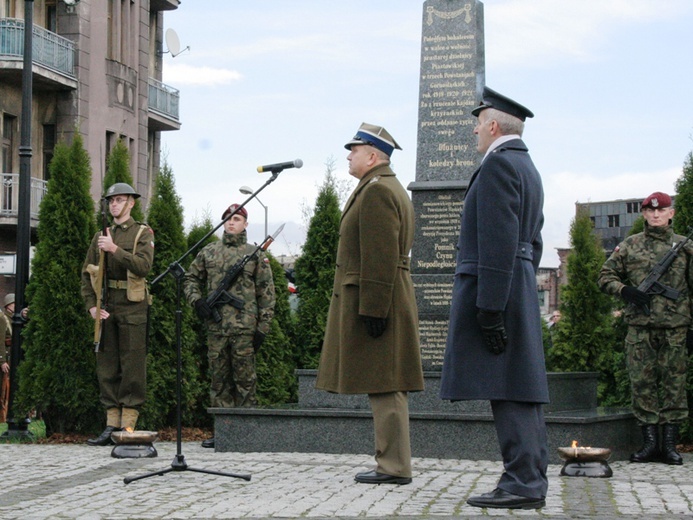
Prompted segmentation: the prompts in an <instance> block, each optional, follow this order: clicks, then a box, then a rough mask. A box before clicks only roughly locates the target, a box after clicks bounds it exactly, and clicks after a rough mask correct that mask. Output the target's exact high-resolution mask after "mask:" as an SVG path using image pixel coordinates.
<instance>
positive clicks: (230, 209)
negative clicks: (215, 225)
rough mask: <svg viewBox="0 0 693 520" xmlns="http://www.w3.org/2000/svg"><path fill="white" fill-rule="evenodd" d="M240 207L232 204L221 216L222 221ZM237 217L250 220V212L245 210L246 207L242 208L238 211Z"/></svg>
mask: <svg viewBox="0 0 693 520" xmlns="http://www.w3.org/2000/svg"><path fill="white" fill-rule="evenodd" d="M237 207H238V204H231V205H230V206H229V207H228V208H226V211H224V214H223V215H222V216H221V220H224V219H225V218H226V217H227V216H228V215H229V214H230V213H232V212H233V211H235V210H236V208H237ZM236 215H240V216H242V217H243V218H245V219H246V220H248V212H247V211H246V210H245V207H242V208H241V209H239V210H238V211H236Z"/></svg>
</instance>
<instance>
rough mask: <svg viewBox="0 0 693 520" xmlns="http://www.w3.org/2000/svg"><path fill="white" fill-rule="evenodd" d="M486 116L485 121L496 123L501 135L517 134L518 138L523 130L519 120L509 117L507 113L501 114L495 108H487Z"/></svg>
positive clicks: (522, 123)
mask: <svg viewBox="0 0 693 520" xmlns="http://www.w3.org/2000/svg"><path fill="white" fill-rule="evenodd" d="M486 110H487V114H486V120H487V121H491V120H494V121H496V123H498V128H500V131H501V134H503V135H509V134H517V135H519V136H520V137H521V136H522V132H523V131H524V129H525V123H524V121H522V120H521V119H519V118H517V117H515V116H511V115H510V114H508V113H507V112H501V111H500V110H497V109H495V108H488V109H486Z"/></svg>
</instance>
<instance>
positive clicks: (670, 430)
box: [662, 424, 683, 466]
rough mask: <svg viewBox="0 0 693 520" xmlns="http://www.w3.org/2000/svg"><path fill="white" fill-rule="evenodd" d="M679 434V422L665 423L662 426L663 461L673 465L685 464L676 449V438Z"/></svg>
mask: <svg viewBox="0 0 693 520" xmlns="http://www.w3.org/2000/svg"><path fill="white" fill-rule="evenodd" d="M678 435H679V427H678V425H677V424H665V425H664V426H663V427H662V462H666V463H667V464H671V465H673V466H680V465H681V464H683V458H682V457H681V454H680V453H679V452H678V451H676V440H677V438H678Z"/></svg>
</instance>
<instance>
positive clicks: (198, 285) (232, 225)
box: [183, 204, 274, 448]
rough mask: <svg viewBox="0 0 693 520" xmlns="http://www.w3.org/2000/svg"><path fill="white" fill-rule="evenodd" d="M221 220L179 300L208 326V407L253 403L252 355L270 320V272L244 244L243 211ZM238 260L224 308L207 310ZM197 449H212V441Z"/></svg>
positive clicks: (255, 251)
mask: <svg viewBox="0 0 693 520" xmlns="http://www.w3.org/2000/svg"><path fill="white" fill-rule="evenodd" d="M236 210H237V211H236ZM234 211H236V213H235V214H233V215H232V213H233V212H234ZM229 215H231V216H230V217H229ZM227 217H228V219H227V220H226V221H225V222H224V235H223V237H222V239H221V240H219V241H217V242H213V243H211V244H208V245H207V246H205V247H204V248H202V250H201V251H200V252H199V253H198V255H197V257H196V258H195V260H193V262H192V264H191V265H190V268H189V269H188V272H187V273H186V274H185V278H184V282H183V290H184V292H185V297H186V298H187V299H188V301H189V302H190V303H191V304H192V305H193V306H194V308H195V311H196V313H197V315H198V316H199V317H200V319H202V320H203V321H204V322H206V324H207V327H208V328H207V349H208V354H207V356H208V360H209V371H210V378H211V384H210V389H209V393H210V399H211V406H212V407H214V408H233V407H250V406H255V405H256V404H257V398H256V396H255V393H256V381H257V375H256V373H255V354H256V352H257V351H258V349H259V348H260V346H261V345H262V342H263V341H264V339H265V335H266V334H267V333H269V330H270V323H271V322H272V316H273V315H274V282H273V280H272V269H271V268H270V265H269V260H268V258H267V257H266V256H265V254H264V253H263V252H262V251H261V250H258V248H256V247H255V246H252V245H250V244H248V243H247V234H246V228H247V227H248V212H247V211H246V209H245V208H243V207H242V208H239V206H238V204H232V205H231V206H229V207H228V208H227V209H226V211H224V214H223V215H222V217H221V218H222V220H224V219H226V218H227ZM246 256H247V257H248V258H246ZM244 259H245V260H246V263H245V266H244V267H243V270H242V272H241V274H240V276H239V277H238V278H236V280H235V281H234V282H233V283H232V284H231V286H230V287H229V288H228V289H224V291H226V293H227V294H228V297H227V298H226V300H225V301H224V303H223V304H222V305H219V306H214V307H212V306H210V303H209V301H208V298H207V297H205V296H206V295H210V294H212V293H214V292H215V291H216V290H217V289H218V288H219V286H220V284H221V283H222V281H223V280H224V277H225V276H226V274H227V273H228V272H229V270H231V269H233V268H234V266H236V265H237V264H238V263H239V262H243V261H244ZM218 318H220V319H218ZM202 446H203V447H205V448H214V437H212V438H211V439H207V440H205V441H203V443H202Z"/></svg>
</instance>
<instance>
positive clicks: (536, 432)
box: [440, 87, 549, 509]
mask: <svg viewBox="0 0 693 520" xmlns="http://www.w3.org/2000/svg"><path fill="white" fill-rule="evenodd" d="M472 114H473V115H475V116H476V117H478V124H477V126H476V127H475V128H474V133H475V134H476V135H477V138H478V145H477V149H478V151H479V152H480V153H483V154H485V155H484V158H483V160H482V162H481V166H480V168H479V169H478V170H477V171H476V172H474V175H473V176H472V178H471V180H470V182H469V187H468V190H467V194H466V197H465V199H464V207H463V210H462V227H461V229H460V239H459V242H458V252H457V266H456V269H455V281H454V285H453V290H452V305H451V309H450V325H449V331H448V339H447V345H446V349H445V359H444V363H443V372H442V379H441V392H440V396H441V398H442V399H449V400H451V401H457V400H477V399H484V400H486V399H488V400H490V401H491V409H492V410H493V419H494V423H495V426H496V432H497V435H498V441H499V444H500V449H501V453H502V456H503V465H504V472H503V474H502V476H501V478H500V480H499V482H498V485H497V488H496V489H495V490H494V491H492V492H490V493H485V494H483V495H480V496H474V497H471V498H470V499H469V500H468V501H467V503H468V504H470V505H472V506H476V507H498V508H522V509H536V508H540V507H543V506H544V505H545V498H546V492H547V489H548V480H547V477H546V468H547V466H548V449H547V439H546V426H545V423H544V416H543V409H542V403H547V402H548V401H549V392H548V383H547V378H546V366H545V364H544V350H543V345H542V336H541V317H540V312H539V301H538V296H537V288H536V278H535V274H536V270H537V268H538V267H539V260H540V259H541V253H542V240H541V228H542V225H543V223H544V216H543V209H542V208H543V204H544V195H543V188H542V183H541V177H540V176H539V172H538V171H537V169H536V168H535V166H534V164H533V163H532V159H531V158H530V156H529V153H528V151H527V147H526V146H525V144H524V142H523V141H522V139H521V136H522V131H523V129H524V121H525V119H526V118H527V117H533V116H534V114H533V113H532V112H531V111H530V110H529V109H527V108H525V107H524V106H522V105H520V104H519V103H517V102H515V101H513V100H512V99H509V98H507V97H505V96H503V95H501V94H499V93H497V92H495V91H493V90H491V89H490V88H488V87H486V88H484V92H483V95H482V100H481V103H480V104H479V106H478V107H476V108H475V109H474V110H472Z"/></svg>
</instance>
